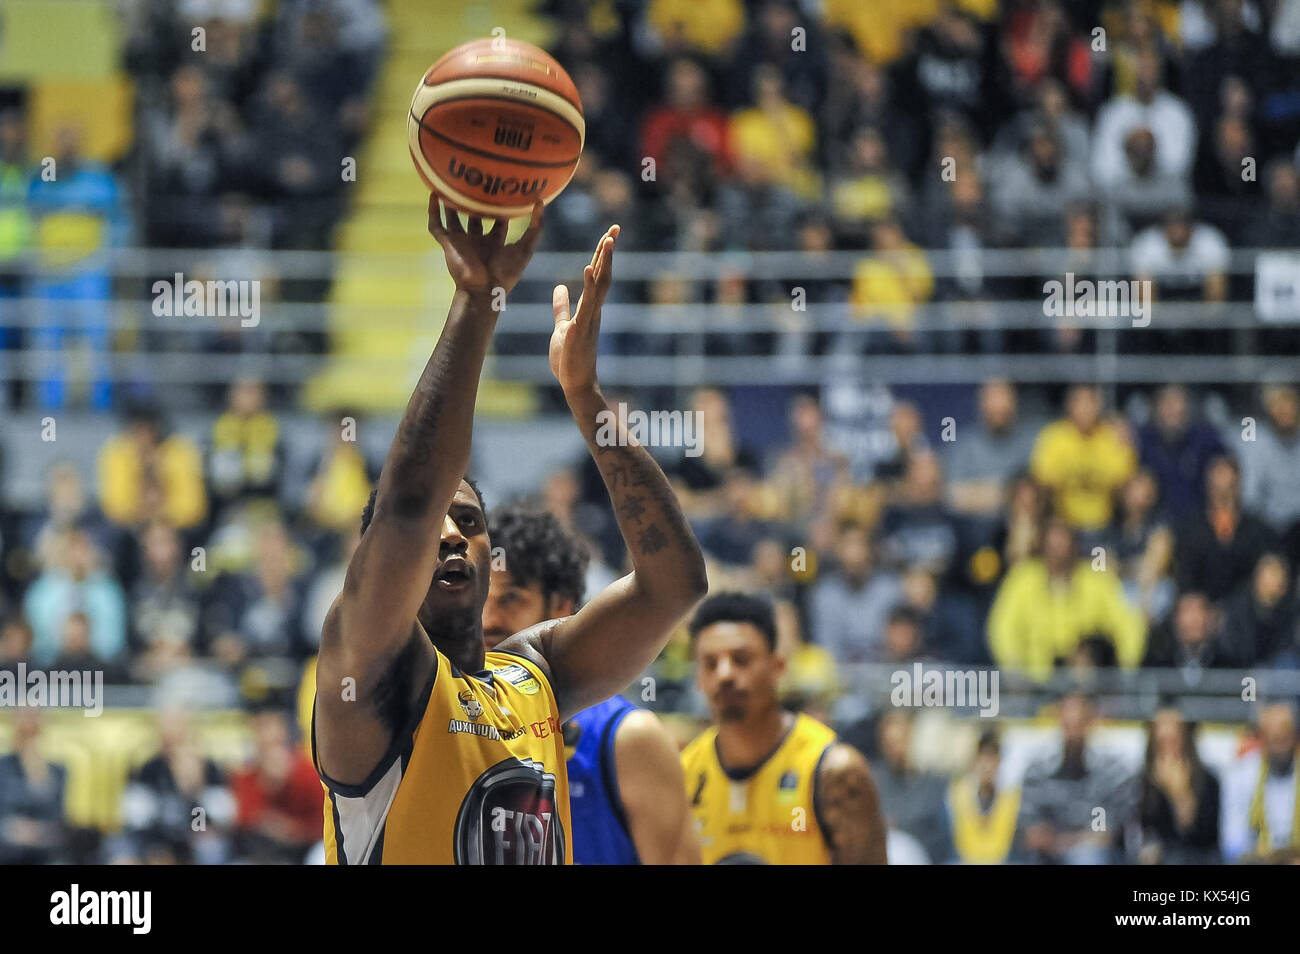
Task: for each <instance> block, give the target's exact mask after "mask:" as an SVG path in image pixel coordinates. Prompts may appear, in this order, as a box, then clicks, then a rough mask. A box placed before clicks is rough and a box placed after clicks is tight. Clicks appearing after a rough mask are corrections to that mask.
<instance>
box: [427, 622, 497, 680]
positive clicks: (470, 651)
mask: <svg viewBox="0 0 1300 954" xmlns="http://www.w3.org/2000/svg"><path fill="white" fill-rule="evenodd" d="M421 625H423V626H424V630H425V632H426V633H428V634H429V641H430V642H432V643H433V645H434V646H435V647H437V649H438V652H440V653H442V654H443V655H444V656H446V657H447V658H448V659H449V660H451V663H452V665H453V666H455V667H456V668H457V669H459V670H460V671H461V672H470V673H474V672H482V670H483V667H484V661H483V654H484V652H485V647H484V642H483V625H482V623H481V622H480V617H479V616H478V614H477V613H474V612H466V613H448V614H445V615H442V616H440V617H438V619H437V620H436V621H431V622H430V623H424V622H423V621H422V622H421Z"/></svg>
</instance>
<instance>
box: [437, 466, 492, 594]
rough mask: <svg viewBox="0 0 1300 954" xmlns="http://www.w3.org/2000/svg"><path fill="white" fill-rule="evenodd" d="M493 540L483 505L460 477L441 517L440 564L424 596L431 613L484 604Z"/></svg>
mask: <svg viewBox="0 0 1300 954" xmlns="http://www.w3.org/2000/svg"><path fill="white" fill-rule="evenodd" d="M490 559H491V542H490V541H489V540H488V533H487V521H486V520H484V518H483V508H482V507H481V506H479V502H478V497H477V495H475V493H474V490H473V488H472V487H470V485H469V484H467V483H465V482H464V481H463V480H462V481H461V484H460V487H459V489H457V491H456V496H454V497H453V498H452V499H451V506H450V507H449V508H448V509H447V515H446V517H444V518H443V521H442V537H441V539H440V540H439V542H438V566H437V568H436V569H435V570H434V572H433V583H432V585H431V586H430V587H429V592H428V594H427V595H426V596H425V598H424V607H425V609H426V610H427V611H428V612H430V613H432V614H435V615H437V614H439V613H446V612H448V611H453V610H461V609H472V608H475V607H482V605H483V601H484V600H485V599H486V598H487V591H488V582H489V581H488V568H489V566H490V565H491V564H490Z"/></svg>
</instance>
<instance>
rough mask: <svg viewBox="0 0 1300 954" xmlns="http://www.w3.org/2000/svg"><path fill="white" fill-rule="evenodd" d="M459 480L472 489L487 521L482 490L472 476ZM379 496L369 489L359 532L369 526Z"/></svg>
mask: <svg viewBox="0 0 1300 954" xmlns="http://www.w3.org/2000/svg"><path fill="white" fill-rule="evenodd" d="M461 480H463V481H465V483H467V484H469V489H470V490H472V491H474V496H475V497H477V498H478V505H479V507H480V508H481V509H482V511H483V520H484V521H485V522H486V521H487V503H486V502H485V501H484V500H483V491H481V490H479V489H478V484H476V483H474V478H473V477H471V476H469V475H468V474H466V475H465V476H464V477H462V478H461ZM378 496H379V490H378V488H376V489H375V490H372V491H370V499H369V500H367V501H366V507H365V509H364V510H362V511H361V532H362V534H364V533H365V532H366V527H368V526H370V521H371V520H373V519H375V498H376V497H378Z"/></svg>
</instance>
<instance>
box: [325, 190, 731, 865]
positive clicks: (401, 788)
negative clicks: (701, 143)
mask: <svg viewBox="0 0 1300 954" xmlns="http://www.w3.org/2000/svg"><path fill="white" fill-rule="evenodd" d="M541 228H542V205H541V203H540V202H538V203H537V204H536V205H535V206H534V209H533V215H532V221H531V222H530V224H529V227H528V230H527V231H526V232H525V233H524V235H523V236H522V237H521V238H520V240H519V241H518V242H515V243H513V244H507V243H506V240H505V239H506V222H505V221H498V222H497V223H496V224H495V225H494V226H493V228H492V229H491V231H488V232H486V233H485V231H484V229H483V223H482V221H481V220H480V219H478V218H473V217H471V218H470V219H469V224H468V227H466V226H464V225H462V223H461V221H460V218H459V216H458V215H457V214H456V213H455V212H450V211H449V212H448V213H447V217H446V222H445V224H444V222H443V216H442V212H441V210H440V204H439V202H438V199H437V197H436V196H434V197H431V198H430V201H429V231H430V232H431V233H432V234H433V236H434V237H435V238H436V239H437V241H438V243H439V244H440V245H441V246H442V249H443V254H444V256H445V257H446V261H447V269H448V271H449V272H450V273H451V276H452V278H453V279H454V281H455V283H456V292H455V296H454V297H453V299H452V305H451V310H450V313H449V314H448V316H447V322H446V324H445V326H444V327H443V330H442V333H441V335H440V336H439V338H438V343H437V346H436V347H435V348H434V351H433V354H432V356H431V357H430V358H429V362H428V364H427V365H426V366H425V369H424V372H423V374H422V375H421V377H420V381H419V383H418V384H417V385H416V388H415V393H414V394H413V395H412V397H411V400H410V403H409V404H408V405H407V408H406V412H405V414H404V415H403V417H402V420H401V423H400V424H399V425H398V429H397V435H396V436H395V438H394V439H393V443H392V446H391V448H390V449H389V452H388V458H387V460H386V461H385V463H384V468H383V472H382V473H381V474H380V477H379V484H378V487H377V488H376V491H375V494H374V496H373V499H372V503H371V505H370V506H368V507H367V508H366V513H365V515H364V516H363V521H362V524H363V529H362V535H361V542H360V543H359V544H358V546H357V548H356V552H355V553H354V554H353V556H352V560H351V562H350V563H349V564H348V571H347V576H346V578H345V581H344V585H343V592H342V593H341V594H340V595H339V597H338V599H336V600H335V602H334V605H333V606H332V607H331V609H330V611H329V614H328V616H327V617H326V620H325V625H324V628H323V630H322V633H321V645H320V655H319V659H318V661H317V670H316V701H315V711H314V714H313V719H312V737H313V738H312V742H313V746H312V748H313V753H314V756H315V760H316V767H317V770H318V771H319V773H320V776H321V780H322V782H323V783H324V785H325V788H326V791H327V793H328V797H327V798H326V806H325V845H326V858H327V861H329V862H332V863H336V864H380V863H383V864H387V863H398V864H401V863H406V864H411V863H457V864H476V863H477V864H555V863H563V862H567V861H570V860H571V859H572V845H571V840H570V831H571V827H570V823H569V805H568V792H567V783H566V778H565V763H564V756H565V753H564V744H563V739H562V737H561V733H560V726H561V723H562V722H563V721H564V720H565V719H568V718H569V717H570V716H572V715H573V714H574V713H576V712H578V711H579V710H581V709H584V708H586V707H588V706H591V705H593V704H595V703H597V702H600V701H601V700H603V699H606V698H608V697H610V696H612V695H614V694H615V693H616V692H618V691H620V690H621V689H623V688H624V687H625V686H627V685H628V683H630V682H631V681H632V680H633V679H634V678H635V677H636V676H637V675H638V674H639V673H641V672H642V670H644V669H645V667H646V666H648V665H649V664H650V662H651V661H652V660H653V659H654V658H655V657H656V656H657V655H658V654H659V652H660V651H661V650H662V648H663V646H664V644H665V643H666V642H667V639H668V636H669V633H670V632H671V630H672V629H673V627H674V626H675V625H676V624H677V623H679V622H680V621H681V620H682V619H683V618H684V617H685V616H686V615H687V614H688V613H689V612H690V611H691V608H692V607H693V606H694V605H695V603H696V602H697V601H698V600H699V599H700V598H701V597H702V596H703V595H704V592H705V590H706V588H707V582H706V578H705V571H704V560H703V557H702V555H701V554H700V550H699V546H698V544H697V543H696V541H695V537H694V536H693V535H692V533H691V531H690V527H689V525H688V524H687V522H686V520H685V518H684V517H683V516H682V513H681V510H680V508H679V507H678V505H677V501H676V499H675V497H674V496H673V493H672V490H671V489H670V488H669V485H668V481H667V479H666V478H665V477H664V474H663V471H661V470H660V469H659V467H658V465H657V464H656V463H655V462H654V459H653V458H652V457H651V456H650V454H649V452H647V451H646V449H645V448H644V447H642V446H640V445H639V444H638V443H637V442H636V441H634V440H628V439H626V438H627V435H626V433H625V432H623V433H619V434H615V435H614V439H613V440H605V439H603V438H604V437H605V436H608V435H607V434H605V432H604V431H601V429H600V428H601V424H602V422H604V421H606V419H607V418H614V417H616V415H614V413H613V411H612V409H611V408H610V407H609V405H608V402H607V401H606V400H605V398H604V396H603V395H602V394H601V391H600V387H599V385H598V384H597V380H596V345H597V338H598V335H599V331H600V310H601V305H602V303H603V301H604V298H605V294H606V293H607V291H608V289H609V284H610V281H611V277H612V265H613V252H614V242H615V240H616V238H617V236H618V231H619V229H618V226H614V227H613V228H611V229H610V230H609V231H608V232H606V233H605V235H604V237H602V239H601V240H600V243H599V244H598V246H597V248H596V252H595V254H594V255H593V256H592V261H591V264H590V265H588V266H587V268H586V270H585V272H584V275H583V292H582V297H581V298H580V299H579V300H578V304H577V307H576V309H575V310H574V311H573V313H572V314H570V311H569V296H568V290H567V289H566V288H564V286H557V287H556V289H555V293H554V296H553V302H552V304H553V308H554V312H555V330H554V332H553V334H552V337H551V344H550V365H551V371H552V372H553V373H554V374H555V376H556V378H557V380H558V381H559V383H560V386H561V389H562V390H563V392H564V396H565V400H566V402H567V403H568V406H569V410H570V412H571V413H572V415H573V418H574V421H575V422H576V423H577V425H578V428H579V430H580V431H581V432H582V434H583V437H584V438H585V439H586V441H587V446H588V448H589V449H590V451H591V453H592V456H593V458H594V459H595V461H596V465H597V467H598V468H599V470H600V473H601V476H602V477H603V478H604V480H605V486H606V487H607V489H608V490H609V494H610V498H611V502H612V503H613V505H614V511H615V514H616V516H617V519H618V521H619V528H620V530H621V531H622V533H623V536H624V539H625V540H626V541H627V544H628V553H629V555H630V558H631V561H632V572H631V573H630V574H628V575H627V576H625V577H623V578H622V579H619V580H616V581H615V582H614V583H611V584H610V585H609V586H608V587H606V588H605V589H604V590H603V591H601V592H600V593H598V594H596V596H595V597H593V598H592V599H591V600H590V601H589V602H588V603H587V604H586V605H584V606H583V607H582V609H580V610H579V611H578V612H577V613H575V614H574V615H572V616H567V617H564V618H562V619H556V620H548V621H546V622H544V623H541V624H539V625H536V626H532V627H530V628H529V629H527V630H525V631H523V632H520V633H516V634H514V635H513V636H511V637H510V638H509V639H506V640H504V641H503V642H502V643H501V644H500V645H498V646H497V647H496V649H495V651H493V652H487V651H486V650H485V646H484V641H483V625H482V612H483V605H484V602H485V601H486V599H487V595H488V585H489V571H490V562H491V561H490V554H491V541H490V539H489V537H488V531H487V521H486V516H485V513H484V508H483V499H482V496H481V495H480V494H479V493H478V490H477V488H476V487H475V486H474V485H473V484H472V483H470V482H469V481H468V480H466V479H464V477H463V475H464V473H465V468H466V465H467V464H468V462H469V449H470V432H471V425H472V421H473V416H474V400H475V396H476V394H477V390H478V380H479V375H480V373H481V371H482V367H483V359H484V356H485V354H486V353H487V347H488V344H489V342H490V341H491V338H492V331H493V329H494V327H495V325H496V321H497V318H498V316H499V314H500V308H499V298H500V296H501V294H502V293H506V294H508V293H509V292H510V291H511V290H512V289H513V288H514V286H515V285H516V283H517V282H518V281H519V278H520V276H521V275H522V274H523V271H524V268H525V266H526V265H527V264H528V261H529V259H530V258H531V257H532V253H533V249H534V248H535V247H536V245H537V240H538V237H539V236H540V234H541ZM494 305H497V306H498V307H494ZM616 426H618V424H617V422H616ZM598 434H601V435H602V439H601V440H600V441H599V443H598V441H597V435H598Z"/></svg>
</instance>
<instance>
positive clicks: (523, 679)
mask: <svg viewBox="0 0 1300 954" xmlns="http://www.w3.org/2000/svg"><path fill="white" fill-rule="evenodd" d="M494 675H495V676H496V678H498V679H504V680H505V681H506V682H508V683H510V685H512V686H514V687H515V688H516V689H518V690H519V691H520V692H522V693H523V694H524V695H526V696H535V695H537V693H538V692H540V691H541V689H542V687H541V686H539V685H538V684H537V680H536V679H534V678H533V674H532V673H530V672H529V671H528V670H527V669H525V668H524V667H523V666H520V665H518V664H515V663H512V664H510V665H509V666H506V667H504V668H502V669H497V670H495V671H494Z"/></svg>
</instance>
